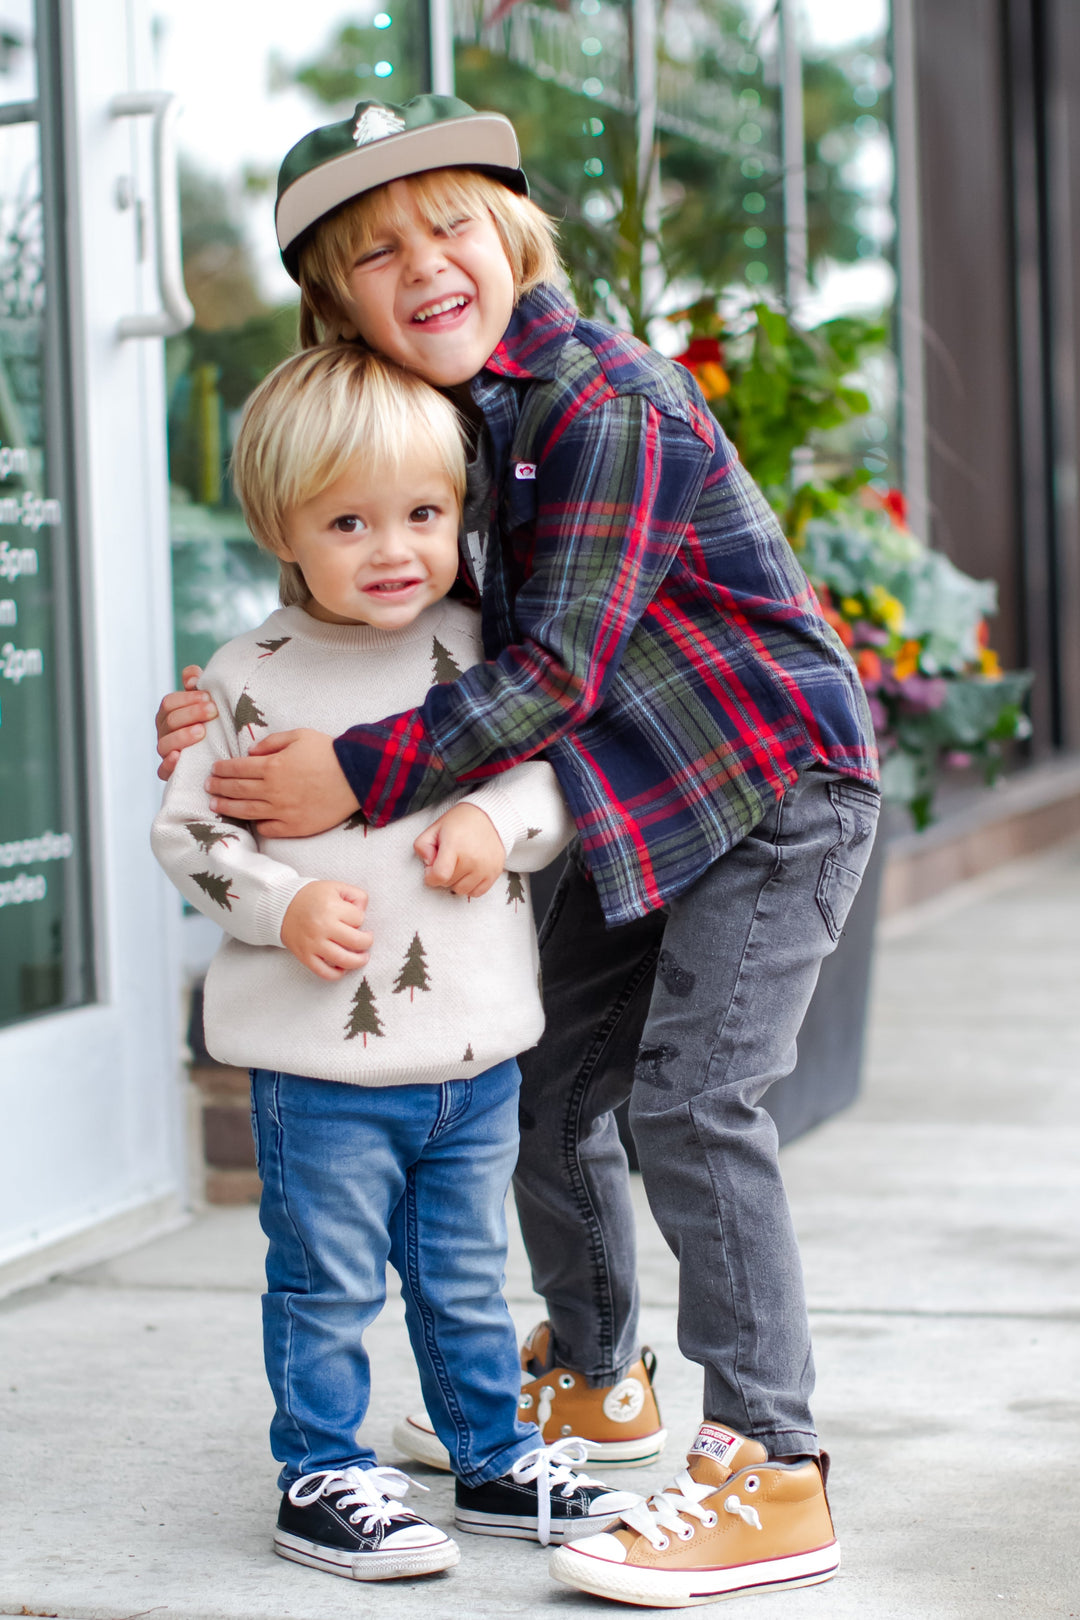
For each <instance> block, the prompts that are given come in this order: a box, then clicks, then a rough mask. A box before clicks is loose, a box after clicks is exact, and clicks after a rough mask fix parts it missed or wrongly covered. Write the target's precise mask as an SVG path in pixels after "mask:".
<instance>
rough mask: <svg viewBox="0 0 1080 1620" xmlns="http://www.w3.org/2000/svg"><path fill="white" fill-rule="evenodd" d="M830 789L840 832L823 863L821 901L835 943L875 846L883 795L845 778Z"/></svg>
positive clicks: (829, 785)
mask: <svg viewBox="0 0 1080 1620" xmlns="http://www.w3.org/2000/svg"><path fill="white" fill-rule="evenodd" d="M828 792H829V799H830V801H831V803H832V807H833V810H834V812H835V814H836V820H837V826H838V836H837V839H836V842H835V844H833V846H832V848H831V849H830V850H829V852H828V854H827V855H826V856H825V859H824V861H822V863H821V873H820V876H819V877H818V886H817V903H818V909H819V910H820V912H821V915H822V916H823V917H824V919H825V926H826V928H828V930H829V935H830V938H831V939H832V941H833V943H834V944H835V943H836V941H837V940H838V939H839V938H840V935H841V933H842V931H843V927H844V924H845V923H846V922H847V918H848V912H849V911H850V910H851V903H852V901H853V900H854V899H855V896H856V895H857V894H858V892H859V884H860V883H861V882H862V878H863V873H864V872H865V870H866V863H867V861H868V860H869V859H870V851H871V850H872V849H873V847H874V833H875V831H876V828H877V822H878V814H879V812H880V809H881V798H880V795H878V794H877V793H875V792H874V790H873V788H866V787H863V786H862V785H861V784H860V783H858V782H849V781H844V780H842V779H841V780H838V781H832V782H830V783H829V784H828Z"/></svg>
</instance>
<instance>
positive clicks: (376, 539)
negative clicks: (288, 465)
mask: <svg viewBox="0 0 1080 1620" xmlns="http://www.w3.org/2000/svg"><path fill="white" fill-rule="evenodd" d="M460 515H461V507H460V503H459V501H458V497H457V494H456V493H455V490H454V487H453V485H452V483H451V481H450V478H449V477H448V475H447V473H446V472H445V471H444V470H443V469H442V468H441V467H440V466H438V465H437V464H435V463H434V462H433V460H432V457H431V454H430V452H428V453H427V454H424V453H423V452H421V451H419V450H418V451H415V452H413V453H411V454H407V455H405V456H403V457H402V460H401V462H400V464H399V465H398V466H397V467H396V468H395V469H393V470H392V471H383V472H382V473H381V474H379V475H376V474H374V473H372V471H371V470H370V468H368V467H367V466H365V465H363V464H361V463H359V462H353V463H351V464H350V465H349V466H348V467H346V469H345V471H344V472H343V473H342V474H341V476H340V477H338V478H336V479H335V480H334V482H333V483H332V484H328V485H327V486H326V488H325V489H322V490H320V491H319V492H318V494H316V495H313V496H312V497H311V498H310V499H309V500H306V501H303V502H301V504H300V505H299V506H294V507H293V508H291V510H290V511H288V512H287V513H286V514H285V524H284V527H285V543H284V545H283V546H281V547H280V548H278V549H279V555H281V556H283V557H284V558H285V559H286V560H287V561H289V562H294V563H296V565H297V566H298V568H299V569H300V571H301V573H302V574H303V576H304V581H305V583H306V585H307V588H308V590H309V591H310V592H311V600H310V601H308V602H306V603H305V604H304V607H305V610H306V611H307V612H308V613H310V614H311V615H312V617H313V618H316V619H321V620H322V621H323V622H324V623H326V624H369V625H373V626H374V627H375V628H376V629H378V630H404V629H405V628H406V627H407V626H408V625H410V624H412V622H413V620H414V619H416V618H417V617H418V616H419V615H420V614H421V613H422V612H423V611H424V609H425V608H428V607H431V606H432V604H433V603H435V602H439V601H441V600H442V598H443V597H444V596H445V595H446V593H447V591H448V590H449V589H450V587H451V585H452V584H453V583H454V579H455V576H456V574H457V566H458V545H457V537H458V522H459V518H460Z"/></svg>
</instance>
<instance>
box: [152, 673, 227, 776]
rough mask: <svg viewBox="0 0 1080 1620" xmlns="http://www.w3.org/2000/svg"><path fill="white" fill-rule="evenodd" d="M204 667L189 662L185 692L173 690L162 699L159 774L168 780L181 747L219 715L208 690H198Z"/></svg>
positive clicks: (187, 745)
mask: <svg viewBox="0 0 1080 1620" xmlns="http://www.w3.org/2000/svg"><path fill="white" fill-rule="evenodd" d="M201 675H202V670H201V669H200V668H199V666H198V664H188V665H187V666H186V667H185V668H184V669H183V670H181V672H180V682H181V685H182V686H183V688H184V690H183V691H182V692H170V693H169V695H168V697H164V698H162V700H161V707H160V708H159V709H158V712H157V717H156V724H157V735H158V741H157V751H158V753H159V754H160V755H161V764H160V765H159V766H158V775H159V776H160V778H161V780H162V781H163V782H167V781H168V780H169V777H170V776H171V775H172V773H173V771H175V769H176V762H177V760H178V759H179V758H180V750H181V748H190V746H191V744H192V743H196V742H201V741H202V739H203V737H204V736H205V735H206V726H207V723H208V722H209V721H211V720H213V719H215V718H216V716H217V709H216V708H215V707H214V705H213V702H212V701H211V699H210V698H208V697H207V695H206V693H205V692H199V691H197V690H196V687H197V686H198V682H199V677H200V676H201Z"/></svg>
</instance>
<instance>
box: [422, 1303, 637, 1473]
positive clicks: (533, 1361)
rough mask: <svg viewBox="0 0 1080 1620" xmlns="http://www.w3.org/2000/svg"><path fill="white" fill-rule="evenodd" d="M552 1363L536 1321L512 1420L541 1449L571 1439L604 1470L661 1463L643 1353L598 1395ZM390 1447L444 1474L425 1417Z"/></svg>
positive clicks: (542, 1326) (441, 1450)
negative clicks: (537, 1437) (539, 1440)
mask: <svg viewBox="0 0 1080 1620" xmlns="http://www.w3.org/2000/svg"><path fill="white" fill-rule="evenodd" d="M551 1356H552V1346H551V1324H550V1322H540V1323H539V1324H538V1325H537V1326H536V1327H534V1328H533V1330H532V1332H531V1333H530V1334H529V1336H528V1337H527V1338H526V1340H525V1342H524V1343H523V1345H522V1347H521V1371H522V1384H521V1397H520V1399H519V1401H518V1417H519V1418H521V1419H522V1420H523V1421H524V1422H526V1423H529V1422H531V1423H535V1424H536V1425H537V1427H538V1428H539V1430H540V1432H541V1433H542V1435H543V1437H544V1441H545V1443H546V1444H547V1445H552V1444H553V1443H554V1442H555V1441H556V1440H565V1439H568V1438H569V1437H570V1436H574V1437H576V1438H577V1439H580V1440H584V1441H585V1444H586V1445H587V1446H588V1448H589V1450H588V1458H587V1460H588V1461H589V1462H590V1463H601V1464H602V1465H603V1466H604V1468H606V1469H610V1468H637V1467H640V1466H641V1465H642V1464H644V1463H649V1462H653V1461H655V1459H656V1458H657V1457H659V1455H660V1453H661V1452H662V1451H663V1449H664V1441H665V1440H666V1439H667V1430H666V1429H664V1428H662V1427H661V1424H660V1412H659V1409H658V1407H657V1404H656V1396H655V1395H654V1394H653V1387H652V1380H653V1373H654V1371H655V1368H656V1357H655V1356H654V1355H653V1353H652V1351H651V1350H650V1349H648V1347H645V1348H644V1349H643V1350H642V1352H641V1359H640V1360H639V1361H636V1362H635V1363H634V1365H633V1366H632V1367H631V1368H630V1371H629V1372H628V1373H627V1375H626V1377H625V1378H621V1379H620V1380H619V1382H618V1383H617V1384H611V1385H608V1386H607V1387H606V1388H603V1389H590V1388H589V1386H588V1384H587V1383H586V1382H585V1379H584V1378H583V1377H582V1376H581V1374H580V1373H576V1372H572V1371H571V1370H570V1369H569V1368H568V1367H554V1366H548V1362H549V1360H550V1359H551ZM394 1445H395V1446H397V1448H398V1450H399V1451H402V1452H404V1454H405V1456H406V1457H412V1458H414V1459H415V1460H416V1461H417V1462H424V1463H427V1464H428V1466H429V1467H431V1468H446V1469H449V1467H450V1458H449V1456H448V1454H447V1451H446V1448H445V1446H444V1445H443V1444H442V1442H441V1441H440V1440H439V1438H438V1437H437V1435H436V1433H435V1430H434V1429H433V1427H432V1424H431V1419H430V1418H429V1417H428V1415H427V1413H426V1412H413V1413H411V1414H410V1416H409V1417H407V1418H405V1420H404V1421H403V1422H401V1423H398V1424H396V1425H395V1427H394Z"/></svg>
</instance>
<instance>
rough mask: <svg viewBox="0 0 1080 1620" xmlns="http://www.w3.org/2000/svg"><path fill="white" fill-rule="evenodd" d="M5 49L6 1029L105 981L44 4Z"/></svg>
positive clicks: (1, 382)
mask: <svg viewBox="0 0 1080 1620" xmlns="http://www.w3.org/2000/svg"><path fill="white" fill-rule="evenodd" d="M3 25H4V26H3V43H2V45H0V52H2V54H0V97H2V100H0V1026H3V1025H5V1024H9V1023H12V1022H14V1021H16V1020H20V1019H25V1018H28V1017H32V1016H33V1015H35V1014H39V1013H44V1012H49V1011H53V1010H55V1009H57V1008H60V1007H72V1006H77V1005H80V1004H81V1003H83V1002H85V1001H87V1000H88V999H89V997H90V996H91V994H92V992H93V985H92V972H91V960H90V953H89V951H88V948H87V929H86V921H87V905H86V900H87V894H86V881H85V879H86V860H87V844H86V805H85V795H84V791H83V784H84V774H85V773H84V768H83V760H82V749H81V745H80V739H81V738H82V736H83V732H84V727H83V725H82V723H81V717H80V709H81V704H80V696H79V686H80V682H79V675H80V668H81V651H80V637H79V629H78V618H77V611H76V607H77V585H76V575H75V558H76V533H75V506H74V502H73V500H72V498H71V493H70V488H69V482H68V480H69V474H70V470H71V468H72V465H73V459H74V457H73V441H72V434H71V422H70V364H69V353H68V342H67V335H68V334H67V321H66V310H65V289H64V278H63V272H62V265H63V260H62V253H61V251H60V244H59V241H58V229H57V228H58V215H57V204H58V199H59V197H60V195H61V176H60V174H59V172H58V166H59V165H58V160H59V151H58V142H57V140H56V138H55V135H56V127H57V126H56V109H55V108H54V107H53V106H52V105H51V97H50V93H49V83H48V80H49V73H48V69H47V68H46V71H45V72H44V73H43V72H42V71H41V70H40V68H39V52H40V53H43V51H44V48H45V46H46V45H47V37H46V38H43V37H42V34H41V32H40V31H39V29H38V27H37V24H36V19H35V16H34V8H33V6H32V4H31V0H14V3H13V0H8V3H7V4H6V5H5V8H4V17H3Z"/></svg>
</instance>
